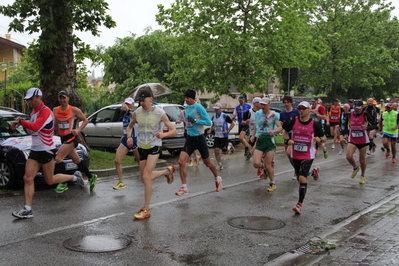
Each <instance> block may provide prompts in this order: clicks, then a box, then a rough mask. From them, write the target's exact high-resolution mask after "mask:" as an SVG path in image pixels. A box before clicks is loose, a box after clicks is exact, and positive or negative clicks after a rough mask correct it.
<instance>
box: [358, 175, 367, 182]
mask: <svg viewBox="0 0 399 266" xmlns="http://www.w3.org/2000/svg"><path fill="white" fill-rule="evenodd" d="M364 183H366V177H365V176H362V178H361V179H360V181H359V184H364Z"/></svg>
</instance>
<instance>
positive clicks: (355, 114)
mask: <svg viewBox="0 0 399 266" xmlns="http://www.w3.org/2000/svg"><path fill="white" fill-rule="evenodd" d="M354 108H355V109H354V110H353V111H351V113H350V114H349V119H348V120H347V121H345V124H347V125H348V126H349V137H348V142H349V143H348V147H347V151H346V159H347V160H348V162H349V163H350V164H351V165H352V167H353V172H352V174H351V178H355V177H356V175H357V172H359V170H362V172H361V174H362V175H361V178H360V181H359V184H364V183H365V182H366V177H365V173H366V151H367V147H368V145H369V142H370V140H369V135H368V134H367V130H372V129H376V126H375V125H374V124H373V119H372V118H371V117H370V115H369V113H367V112H366V111H365V110H363V102H362V101H361V100H355V101H354ZM356 149H358V150H359V163H360V168H359V166H358V165H357V164H356V161H355V160H354V159H353V154H354V153H355V151H356Z"/></svg>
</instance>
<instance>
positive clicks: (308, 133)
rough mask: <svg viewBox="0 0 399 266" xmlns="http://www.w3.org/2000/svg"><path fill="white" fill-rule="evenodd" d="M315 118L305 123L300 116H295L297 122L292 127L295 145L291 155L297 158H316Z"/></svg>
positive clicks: (292, 137)
mask: <svg viewBox="0 0 399 266" xmlns="http://www.w3.org/2000/svg"><path fill="white" fill-rule="evenodd" d="M314 122H315V121H314V119H312V121H311V122H310V123H309V124H307V125H303V124H302V123H301V122H300V121H299V119H298V117H295V124H294V126H293V127H292V131H291V132H292V135H291V139H292V140H293V141H294V145H293V147H292V149H291V157H292V159H295V160H305V159H314V157H315V150H314V148H313V140H314Z"/></svg>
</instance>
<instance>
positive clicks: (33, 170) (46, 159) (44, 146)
mask: <svg viewBox="0 0 399 266" xmlns="http://www.w3.org/2000/svg"><path fill="white" fill-rule="evenodd" d="M42 95H43V93H42V91H41V90H40V89H38V88H30V89H29V90H28V91H27V92H26V95H25V100H28V102H29V105H30V106H31V107H32V112H31V114H30V121H29V122H27V121H25V120H23V119H21V118H20V117H18V118H17V119H16V120H15V121H14V122H12V123H11V126H10V127H11V129H16V128H17V127H18V126H19V125H21V126H23V127H24V129H25V131H26V132H27V133H28V134H30V135H32V146H31V152H30V154H29V158H28V160H27V162H26V165H25V175H24V193H25V206H24V208H23V209H22V210H20V211H18V212H13V213H12V215H13V216H14V217H16V218H20V219H25V218H33V210H32V203H33V195H34V194H35V183H34V179H35V177H36V175H37V172H38V171H39V169H40V168H41V169H42V171H43V175H44V180H45V181H46V183H47V184H49V185H53V184H58V183H63V182H67V181H74V182H76V183H77V184H78V185H80V186H81V187H83V186H84V181H83V178H82V173H81V172H79V171H76V172H75V173H74V175H64V174H57V175H54V166H55V161H54V156H55V144H54V141H53V136H54V120H53V113H52V112H51V110H50V108H48V107H47V106H45V105H44V103H43V101H42Z"/></svg>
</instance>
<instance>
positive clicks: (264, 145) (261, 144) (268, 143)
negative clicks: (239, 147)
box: [255, 135, 276, 152]
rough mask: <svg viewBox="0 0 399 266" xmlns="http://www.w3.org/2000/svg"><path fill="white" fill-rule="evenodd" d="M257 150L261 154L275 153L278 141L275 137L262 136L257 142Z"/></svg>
mask: <svg viewBox="0 0 399 266" xmlns="http://www.w3.org/2000/svg"><path fill="white" fill-rule="evenodd" d="M255 149H256V150H258V151H261V152H268V151H275V150H276V141H275V140H274V137H273V136H270V135H260V136H259V137H258V138H257V141H256V148H255Z"/></svg>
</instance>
